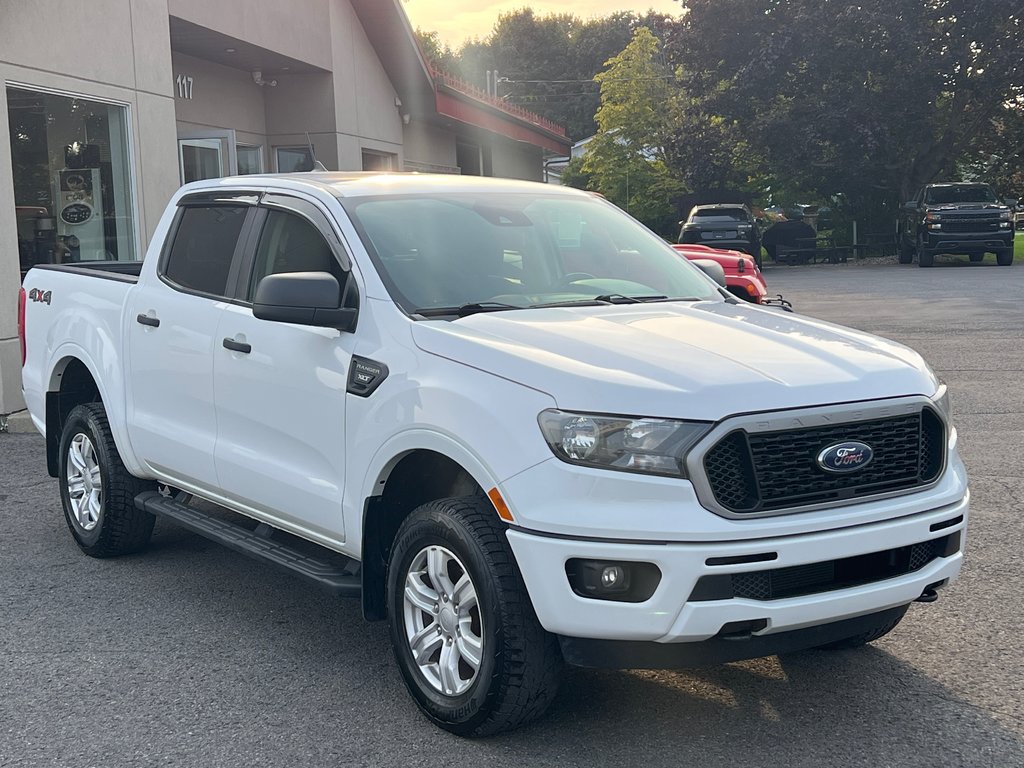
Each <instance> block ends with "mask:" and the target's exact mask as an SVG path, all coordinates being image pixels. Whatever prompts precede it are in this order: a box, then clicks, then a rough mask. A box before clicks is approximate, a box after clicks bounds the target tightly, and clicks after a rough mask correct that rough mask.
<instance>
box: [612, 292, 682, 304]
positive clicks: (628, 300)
mask: <svg viewBox="0 0 1024 768" xmlns="http://www.w3.org/2000/svg"><path fill="white" fill-rule="evenodd" d="M666 299H668V296H626V295H625V294H624V293H605V294H602V295H600V296H595V297H594V301H607V302H608V303H609V304H643V303H644V302H645V301H665V300H666Z"/></svg>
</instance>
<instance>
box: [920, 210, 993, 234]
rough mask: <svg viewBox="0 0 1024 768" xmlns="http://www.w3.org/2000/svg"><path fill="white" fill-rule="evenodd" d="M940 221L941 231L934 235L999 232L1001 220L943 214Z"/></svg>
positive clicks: (988, 217)
mask: <svg viewBox="0 0 1024 768" xmlns="http://www.w3.org/2000/svg"><path fill="white" fill-rule="evenodd" d="M940 221H941V222H942V231H941V232H938V231H937V232H936V233H935V234H942V232H999V231H1000V229H1001V227H1000V226H999V224H1000V223H1001V219H1000V218H999V217H998V216H994V217H993V216H952V215H950V214H944V215H943V216H942V217H941V219H940Z"/></svg>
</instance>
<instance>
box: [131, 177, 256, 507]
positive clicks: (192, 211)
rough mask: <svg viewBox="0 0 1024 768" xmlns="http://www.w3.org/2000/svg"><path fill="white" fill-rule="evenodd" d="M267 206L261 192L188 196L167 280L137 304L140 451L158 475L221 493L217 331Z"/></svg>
mask: <svg viewBox="0 0 1024 768" xmlns="http://www.w3.org/2000/svg"><path fill="white" fill-rule="evenodd" d="M257 202H258V196H257V195H256V194H253V193H247V194H228V195H218V196H216V197H212V196H209V195H198V196H192V197H189V198H183V199H182V202H181V203H180V205H179V209H178V212H177V217H176V219H175V222H174V225H173V226H172V227H171V230H170V233H169V235H168V238H167V243H166V245H165V248H164V251H163V253H162V254H161V257H160V262H159V264H158V266H157V273H158V276H159V281H150V282H148V283H146V284H140V285H139V288H138V290H135V291H132V292H131V293H130V296H131V298H130V299H129V306H128V313H129V314H128V318H129V321H128V322H129V330H128V359H129V369H128V377H127V378H128V382H129V387H130V390H131V392H130V397H129V406H128V423H129V424H130V425H131V427H130V430H131V441H132V446H133V448H134V449H135V452H136V453H137V454H138V456H139V457H140V459H141V460H142V461H143V462H144V463H145V464H146V465H147V466H149V467H150V468H151V469H152V470H154V471H155V472H157V473H158V474H160V475H163V476H165V477H167V478H168V479H171V480H178V481H181V482H183V483H185V484H188V485H195V486H200V487H203V488H210V489H213V490H215V489H216V487H217V477H216V472H215V471H214V462H213V453H214V445H215V442H216V437H217V418H216V413H215V410H214V401H213V364H214V354H215V353H216V352H217V351H219V350H220V346H219V341H220V340H219V338H217V336H216V332H217V326H218V325H219V324H220V318H221V314H222V313H223V311H224V307H225V306H226V305H227V302H228V297H229V294H232V293H233V289H234V286H235V284H236V282H237V275H238V270H239V268H240V265H241V256H242V252H243V249H242V245H241V244H242V243H243V242H244V241H245V240H246V235H247V231H248V229H249V228H250V227H251V226H252V222H253V219H254V216H255V214H256V210H257V209H256V203H257ZM229 287H230V288H229Z"/></svg>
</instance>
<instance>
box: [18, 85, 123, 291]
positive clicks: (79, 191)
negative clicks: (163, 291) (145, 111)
mask: <svg viewBox="0 0 1024 768" xmlns="http://www.w3.org/2000/svg"><path fill="white" fill-rule="evenodd" d="M7 109H8V121H9V125H10V131H11V135H10V142H11V159H12V160H13V163H14V199H15V215H16V220H17V226H18V253H19V257H20V261H21V270H22V275H24V273H25V272H27V271H28V270H29V269H30V268H31V267H33V266H34V265H36V264H66V263H74V262H82V261H102V260H111V259H115V260H131V259H137V258H139V256H138V254H137V251H136V247H135V233H134V225H133V224H134V211H133V208H132V199H131V177H130V172H129V164H128V132H127V123H128V120H127V107H125V106H122V105H117V104H107V103H103V102H97V101H91V100H89V99H84V98H78V97H75V96H64V95H59V94H52V93H42V92H36V91H31V90H27V89H24V88H15V87H8V88H7Z"/></svg>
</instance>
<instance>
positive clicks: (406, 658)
mask: <svg viewBox="0 0 1024 768" xmlns="http://www.w3.org/2000/svg"><path fill="white" fill-rule="evenodd" d="M459 585H462V586H461V587H460V586H459ZM387 590H388V594H387V605H388V620H389V624H390V627H391V643H392V647H393V648H394V652H395V658H396V660H397V661H398V666H399V668H400V669H401V671H402V676H403V677H404V678H405V684H406V686H407V687H408V688H409V692H410V693H411V694H412V697H413V699H414V700H415V701H416V703H417V705H419V707H420V709H421V710H422V711H423V713H424V714H425V715H426V716H427V717H428V718H429V719H430V720H431V721H432V722H433V723H434V724H435V725H438V726H440V727H441V728H444V729H445V730H447V731H451V732H452V733H455V734H458V735H460V736H486V735H489V734H494V733H499V732H501V731H508V730H512V729H513V728H518V727H519V726H521V725H523V724H525V723H527V722H529V721H531V720H534V719H536V718H537V717H539V716H540V715H542V714H543V713H544V712H545V710H547V708H548V706H549V705H550V704H551V701H552V700H553V699H554V697H555V693H556V692H557V690H558V684H559V680H560V677H561V670H562V655H561V651H560V649H559V647H558V641H557V640H556V638H555V637H554V635H551V634H549V633H547V632H545V631H544V628H543V627H541V625H540V622H539V621H537V616H536V614H535V613H534V611H533V605H532V604H531V602H530V597H529V595H528V594H527V592H526V586H525V585H524V584H523V579H522V576H521V575H520V573H519V569H518V567H517V566H516V561H515V558H514V557H513V555H512V550H511V549H510V547H509V545H508V540H507V539H506V538H505V527H504V525H503V524H502V523H501V522H500V520H499V519H498V516H497V513H495V511H494V507H493V506H492V505H491V504H490V502H488V501H487V499H484V498H480V497H475V496H474V497H463V498H454V499H441V500H439V501H433V502H430V503H428V504H424V505H422V506H420V507H418V508H417V509H416V510H414V511H413V512H412V514H410V515H409V517H407V518H406V519H405V521H404V522H403V523H402V526H401V528H400V529H399V531H398V535H397V536H396V538H395V543H394V546H393V547H392V548H391V556H390V560H389V563H388V574H387ZM467 595H471V597H467ZM460 600H462V604H461V605H459V601H460ZM467 604H470V605H471V607H470V608H468V609H467V607H466V606H467ZM435 631H436V634H435ZM414 647H416V650H415V651H414V650H413V648H414ZM417 659H418V661H417ZM446 689H448V690H450V691H451V692H450V693H449V692H448V690H446Z"/></svg>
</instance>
